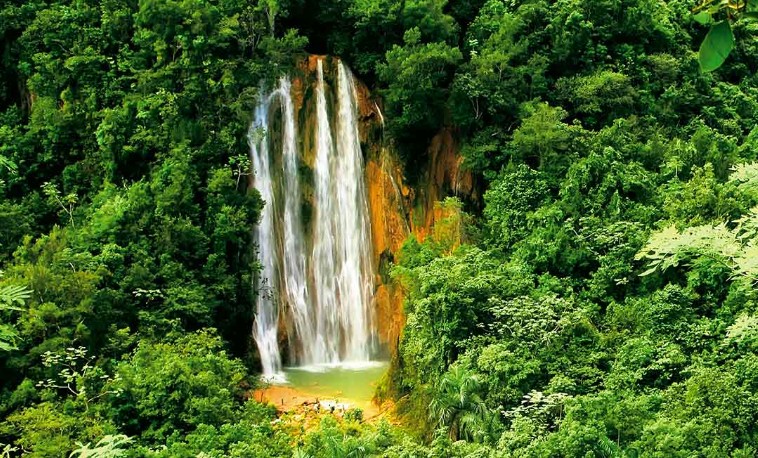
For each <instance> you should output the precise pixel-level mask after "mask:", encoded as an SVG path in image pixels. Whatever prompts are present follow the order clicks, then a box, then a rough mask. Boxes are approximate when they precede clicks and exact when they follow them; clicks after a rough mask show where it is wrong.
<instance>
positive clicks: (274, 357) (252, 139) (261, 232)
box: [248, 100, 282, 379]
mask: <svg viewBox="0 0 758 458" xmlns="http://www.w3.org/2000/svg"><path fill="white" fill-rule="evenodd" d="M267 120H268V100H263V101H262V102H261V103H260V104H259V105H258V107H257V108H256V110H255V118H254V120H253V124H252V125H251V126H250V130H249V132H248V141H249V143H250V154H251V156H252V159H251V160H252V167H253V170H254V183H255V187H256V188H257V189H258V192H259V193H260V194H261V198H262V199H263V200H264V201H265V202H266V205H265V206H264V207H263V212H262V213H261V220H260V224H258V227H257V230H256V231H255V241H256V244H257V245H258V250H259V255H260V257H261V258H262V259H267V260H269V261H268V262H265V263H263V268H262V271H261V273H260V275H261V278H259V279H257V280H258V282H257V283H258V297H257V304H256V310H255V325H254V327H253V337H254V338H255V342H256V343H257V344H258V351H259V353H260V355H261V366H262V367H263V375H264V377H267V378H272V379H276V378H280V377H281V371H282V358H281V355H280V354H279V342H278V340H277V323H278V310H277V309H278V308H277V301H276V295H275V289H274V288H275V287H274V285H272V283H271V282H272V281H273V280H274V279H275V278H276V265H277V264H278V257H277V250H276V249H275V243H276V242H275V236H276V234H275V228H274V226H275V224H274V223H275V221H274V209H275V207H276V201H275V197H274V183H273V178H272V175H271V163H270V155H269V148H268V142H267V141H266V139H265V128H266V126H267Z"/></svg>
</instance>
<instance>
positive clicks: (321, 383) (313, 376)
mask: <svg viewBox="0 0 758 458" xmlns="http://www.w3.org/2000/svg"><path fill="white" fill-rule="evenodd" d="M388 366H389V363H388V362H386V361H367V362H360V363H349V362H343V363H339V364H317V365H311V366H300V367H285V368H284V371H283V373H280V374H277V376H276V377H275V378H270V379H268V380H267V381H268V382H269V383H271V384H272V385H281V386H286V387H290V388H292V389H294V390H296V391H298V392H300V393H302V394H303V395H306V396H308V397H312V398H313V399H314V400H316V399H318V400H327V399H328V400H334V401H336V402H338V403H344V404H348V405H351V406H355V407H360V408H362V409H364V410H367V408H368V407H369V406H370V405H371V400H372V398H373V397H374V392H375V391H376V386H377V383H378V382H379V380H380V379H381V378H382V376H383V375H384V373H385V372H386V371H387V367H388Z"/></svg>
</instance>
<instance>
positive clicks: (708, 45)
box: [699, 21, 734, 72]
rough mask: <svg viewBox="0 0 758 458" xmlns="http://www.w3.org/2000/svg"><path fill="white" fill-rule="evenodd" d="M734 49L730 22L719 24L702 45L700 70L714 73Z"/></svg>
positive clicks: (715, 25) (714, 26)
mask: <svg viewBox="0 0 758 458" xmlns="http://www.w3.org/2000/svg"><path fill="white" fill-rule="evenodd" d="M733 48H734V35H733V34H732V26H731V25H730V24H729V21H721V22H717V23H716V24H714V25H713V26H712V27H711V30H709V31H708V35H706V36H705V40H703V43H701V44H700V54H699V61H700V69H701V70H702V71H703V72H712V71H714V70H716V69H717V68H719V67H721V65H722V64H723V63H724V61H725V60H726V58H727V56H729V53H730V52H732V49H733Z"/></svg>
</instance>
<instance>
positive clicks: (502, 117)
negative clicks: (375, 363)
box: [0, 0, 758, 457]
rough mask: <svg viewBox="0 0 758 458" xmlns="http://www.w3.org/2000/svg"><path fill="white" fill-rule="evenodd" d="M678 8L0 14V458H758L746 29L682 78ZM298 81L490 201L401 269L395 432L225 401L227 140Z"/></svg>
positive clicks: (247, 313) (549, 3) (240, 382)
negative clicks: (332, 96) (451, 144)
mask: <svg viewBox="0 0 758 458" xmlns="http://www.w3.org/2000/svg"><path fill="white" fill-rule="evenodd" d="M750 5H751V4H750V2H748V7H750ZM696 6H697V5H696V2H694V1H690V0H666V1H664V0H554V1H553V0H523V1H512V0H471V1H462V0H451V1H444V0H405V1H402V0H354V1H348V0H327V1H318V2H317V1H305V0H301V1H298V0H293V1H286V0H282V1H279V0H260V1H256V0H244V1H243V0H99V1H98V0H89V1H85V0H3V1H2V2H1V3H0V37H2V38H0V53H1V55H0V59H1V62H2V64H1V65H0V73H1V74H2V79H1V80H0V180H1V181H0V193H2V199H1V200H0V264H2V277H0V374H2V377H1V378H0V418H2V422H0V443H1V444H4V445H0V453H3V454H4V455H3V456H22V455H23V456H31V457H66V456H69V455H70V454H71V453H72V452H73V453H74V456H121V455H122V454H123V456H135V457H136V456H165V457H184V456H187V457H194V456H214V457H222V456H224V457H225V456H234V457H268V456H291V455H292V454H293V453H294V454H295V456H314V457H316V456H326V457H337V456H374V455H376V456H387V457H421V456H435V457H436V456H455V457H458V456H460V457H464V456H472V457H473V456H476V457H485V456H497V457H500V456H502V457H509V456H530V457H531V456H534V457H537V456H540V457H547V456H550V457H610V456H625V457H634V456H649V457H692V456H698V457H725V456H731V457H750V456H755V455H756V453H758V445H756V444H758V427H756V425H757V424H758V394H757V393H758V356H756V351H758V314H757V313H758V310H757V307H758V305H757V304H758V302H757V301H756V300H757V299H758V298H757V297H756V289H755V282H756V279H757V278H758V265H756V259H758V256H757V255H758V253H757V252H756V246H757V244H758V206H757V205H758V165H757V164H756V162H755V161H756V160H758V130H756V127H755V126H756V125H758V81H756V69H758V33H756V32H758V30H756V27H757V26H756V25H754V24H753V23H752V22H750V21H747V20H737V21H734V22H733V23H732V25H731V31H732V32H733V34H734V38H735V40H734V44H733V49H731V50H730V53H729V57H728V59H726V61H725V62H724V63H723V65H722V66H721V67H720V68H718V69H716V70H715V71H712V72H703V71H702V69H701V66H702V65H701V63H702V62H699V59H698V50H699V49H700V46H701V43H702V42H703V40H704V39H705V38H706V34H708V31H709V27H708V26H706V25H703V24H701V23H699V22H698V21H697V20H695V19H696V18H695V17H694V16H693V13H692V11H693V9H695V8H696ZM719 14H721V13H719ZM745 14H752V13H747V12H746V13H745ZM701 19H702V17H701ZM701 22H702V21H701ZM307 53H317V54H330V55H336V56H340V57H341V58H342V59H344V60H345V61H346V62H347V63H348V64H349V65H350V66H351V68H352V69H353V71H354V72H355V74H356V76H357V77H358V78H360V79H361V80H363V81H364V82H366V83H367V84H368V85H369V86H370V87H371V89H372V91H373V92H374V93H376V94H378V96H379V97H381V100H382V104H383V108H384V112H385V118H386V121H387V126H386V127H387V132H386V135H387V137H388V141H389V142H391V143H392V145H393V147H394V148H396V149H397V151H399V152H400V154H401V157H402V158H403V161H404V164H405V169H406V175H407V176H408V177H410V179H411V180H412V181H413V180H414V179H419V178H418V177H420V176H421V175H422V170H423V168H424V167H425V165H426V160H427V157H426V153H425V151H426V148H427V145H428V143H429V140H430V139H431V138H432V136H434V134H435V133H436V132H438V131H439V130H440V129H442V128H445V129H449V130H451V131H452V132H454V134H455V136H456V138H457V139H458V141H459V143H460V145H461V154H462V155H463V157H464V166H465V167H466V168H467V169H468V170H470V171H472V172H473V173H474V174H475V175H476V176H477V177H478V183H479V187H480V188H481V189H480V190H481V191H482V195H483V198H482V199H481V200H477V199H468V198H463V199H462V200H460V201H459V200H456V199H455V198H450V199H448V200H446V201H444V202H443V203H441V204H440V205H442V206H444V207H445V208H446V209H447V210H448V211H447V214H449V215H450V216H449V217H448V218H446V219H445V220H442V221H438V222H437V225H438V226H439V227H438V230H435V231H433V233H432V234H433V235H432V236H430V237H427V238H426V239H425V240H423V241H419V240H417V239H416V238H414V237H411V238H409V240H407V242H406V243H405V245H404V246H403V249H402V251H401V252H400V253H398V254H397V256H396V257H395V259H394V265H393V266H392V268H391V277H392V279H393V281H394V282H396V284H398V285H400V286H401V287H402V288H403V290H404V292H405V295H406V303H405V312H406V320H407V323H406V326H405V329H404V332H403V336H402V340H401V342H400V345H399V348H398V351H397V353H396V354H395V355H394V357H393V361H392V365H391V369H390V371H389V373H388V375H387V377H386V379H385V380H384V381H383V384H382V387H381V389H380V392H379V395H380V396H382V397H384V398H391V399H394V400H396V401H397V410H398V412H397V415H398V418H399V419H400V422H401V423H402V424H403V426H402V427H397V426H391V425H390V424H388V423H380V424H363V423H361V416H360V415H359V414H355V415H350V416H346V418H345V419H344V420H339V421H337V420H335V419H333V418H331V417H328V416H327V417H325V418H324V420H323V422H322V424H321V426H320V427H319V428H316V429H315V430H310V431H308V432H302V431H300V430H299V429H298V428H297V427H296V426H292V424H293V423H292V422H291V421H287V420H286V419H285V421H274V419H275V418H276V412H275V410H274V409H273V408H272V407H271V406H267V405H263V404H260V403H258V402H255V400H246V399H247V398H248V396H247V394H246V393H247V392H248V391H249V389H250V388H251V387H253V386H254V385H255V384H256V383H257V382H256V377H255V373H256V371H257V370H258V366H257V360H256V358H257V356H256V354H255V348H254V346H252V345H251V332H250V330H251V326H252V320H253V316H252V314H253V308H252V306H251V301H252V297H253V295H254V294H256V291H254V290H253V288H252V286H251V285H252V278H253V276H254V274H255V272H256V270H257V269H258V265H257V262H256V255H255V250H254V247H253V246H252V244H251V238H250V233H251V228H252V227H253V226H254V225H255V224H256V222H257V220H258V218H259V215H260V212H261V209H262V208H263V205H265V203H264V202H263V201H262V199H261V198H260V196H259V195H258V193H257V192H256V191H255V190H253V189H249V187H248V178H249V175H250V173H251V170H250V160H249V157H248V149H249V147H248V139H247V134H248V127H249V124H250V121H251V118H252V113H253V110H254V107H255V104H256V102H257V100H258V98H259V97H260V88H261V84H262V82H264V84H265V82H267V81H268V82H270V81H273V80H274V79H275V78H276V77H278V76H279V75H281V74H283V73H287V72H294V71H296V70H295V69H296V62H297V61H298V60H300V59H302V58H303V57H304V56H305V55H306V54H307ZM279 420H282V419H281V418H280V419H279ZM98 441H99V442H98ZM87 444H89V445H87ZM3 447H4V448H3Z"/></svg>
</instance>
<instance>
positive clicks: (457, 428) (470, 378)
mask: <svg viewBox="0 0 758 458" xmlns="http://www.w3.org/2000/svg"><path fill="white" fill-rule="evenodd" d="M480 391H481V384H480V383H479V379H478V378H477V376H476V375H473V374H471V373H470V372H469V371H468V370H466V369H465V368H463V367H461V366H452V367H451V368H450V369H449V370H448V372H447V373H446V374H445V375H444V376H443V377H442V379H441V380H440V382H439V384H438V385H437V387H436V390H435V392H434V394H433V396H432V400H431V402H430V403H429V419H430V420H431V421H432V423H434V425H435V427H436V428H439V427H444V428H446V429H447V431H448V435H449V436H450V439H452V440H458V439H461V438H462V439H467V440H481V439H483V437H482V435H483V433H484V431H486V430H487V429H488V428H486V424H487V420H488V419H489V417H490V415H489V411H488V410H487V406H486V405H485V404H484V401H483V400H482V398H481V396H480V395H479V393H480Z"/></svg>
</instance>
